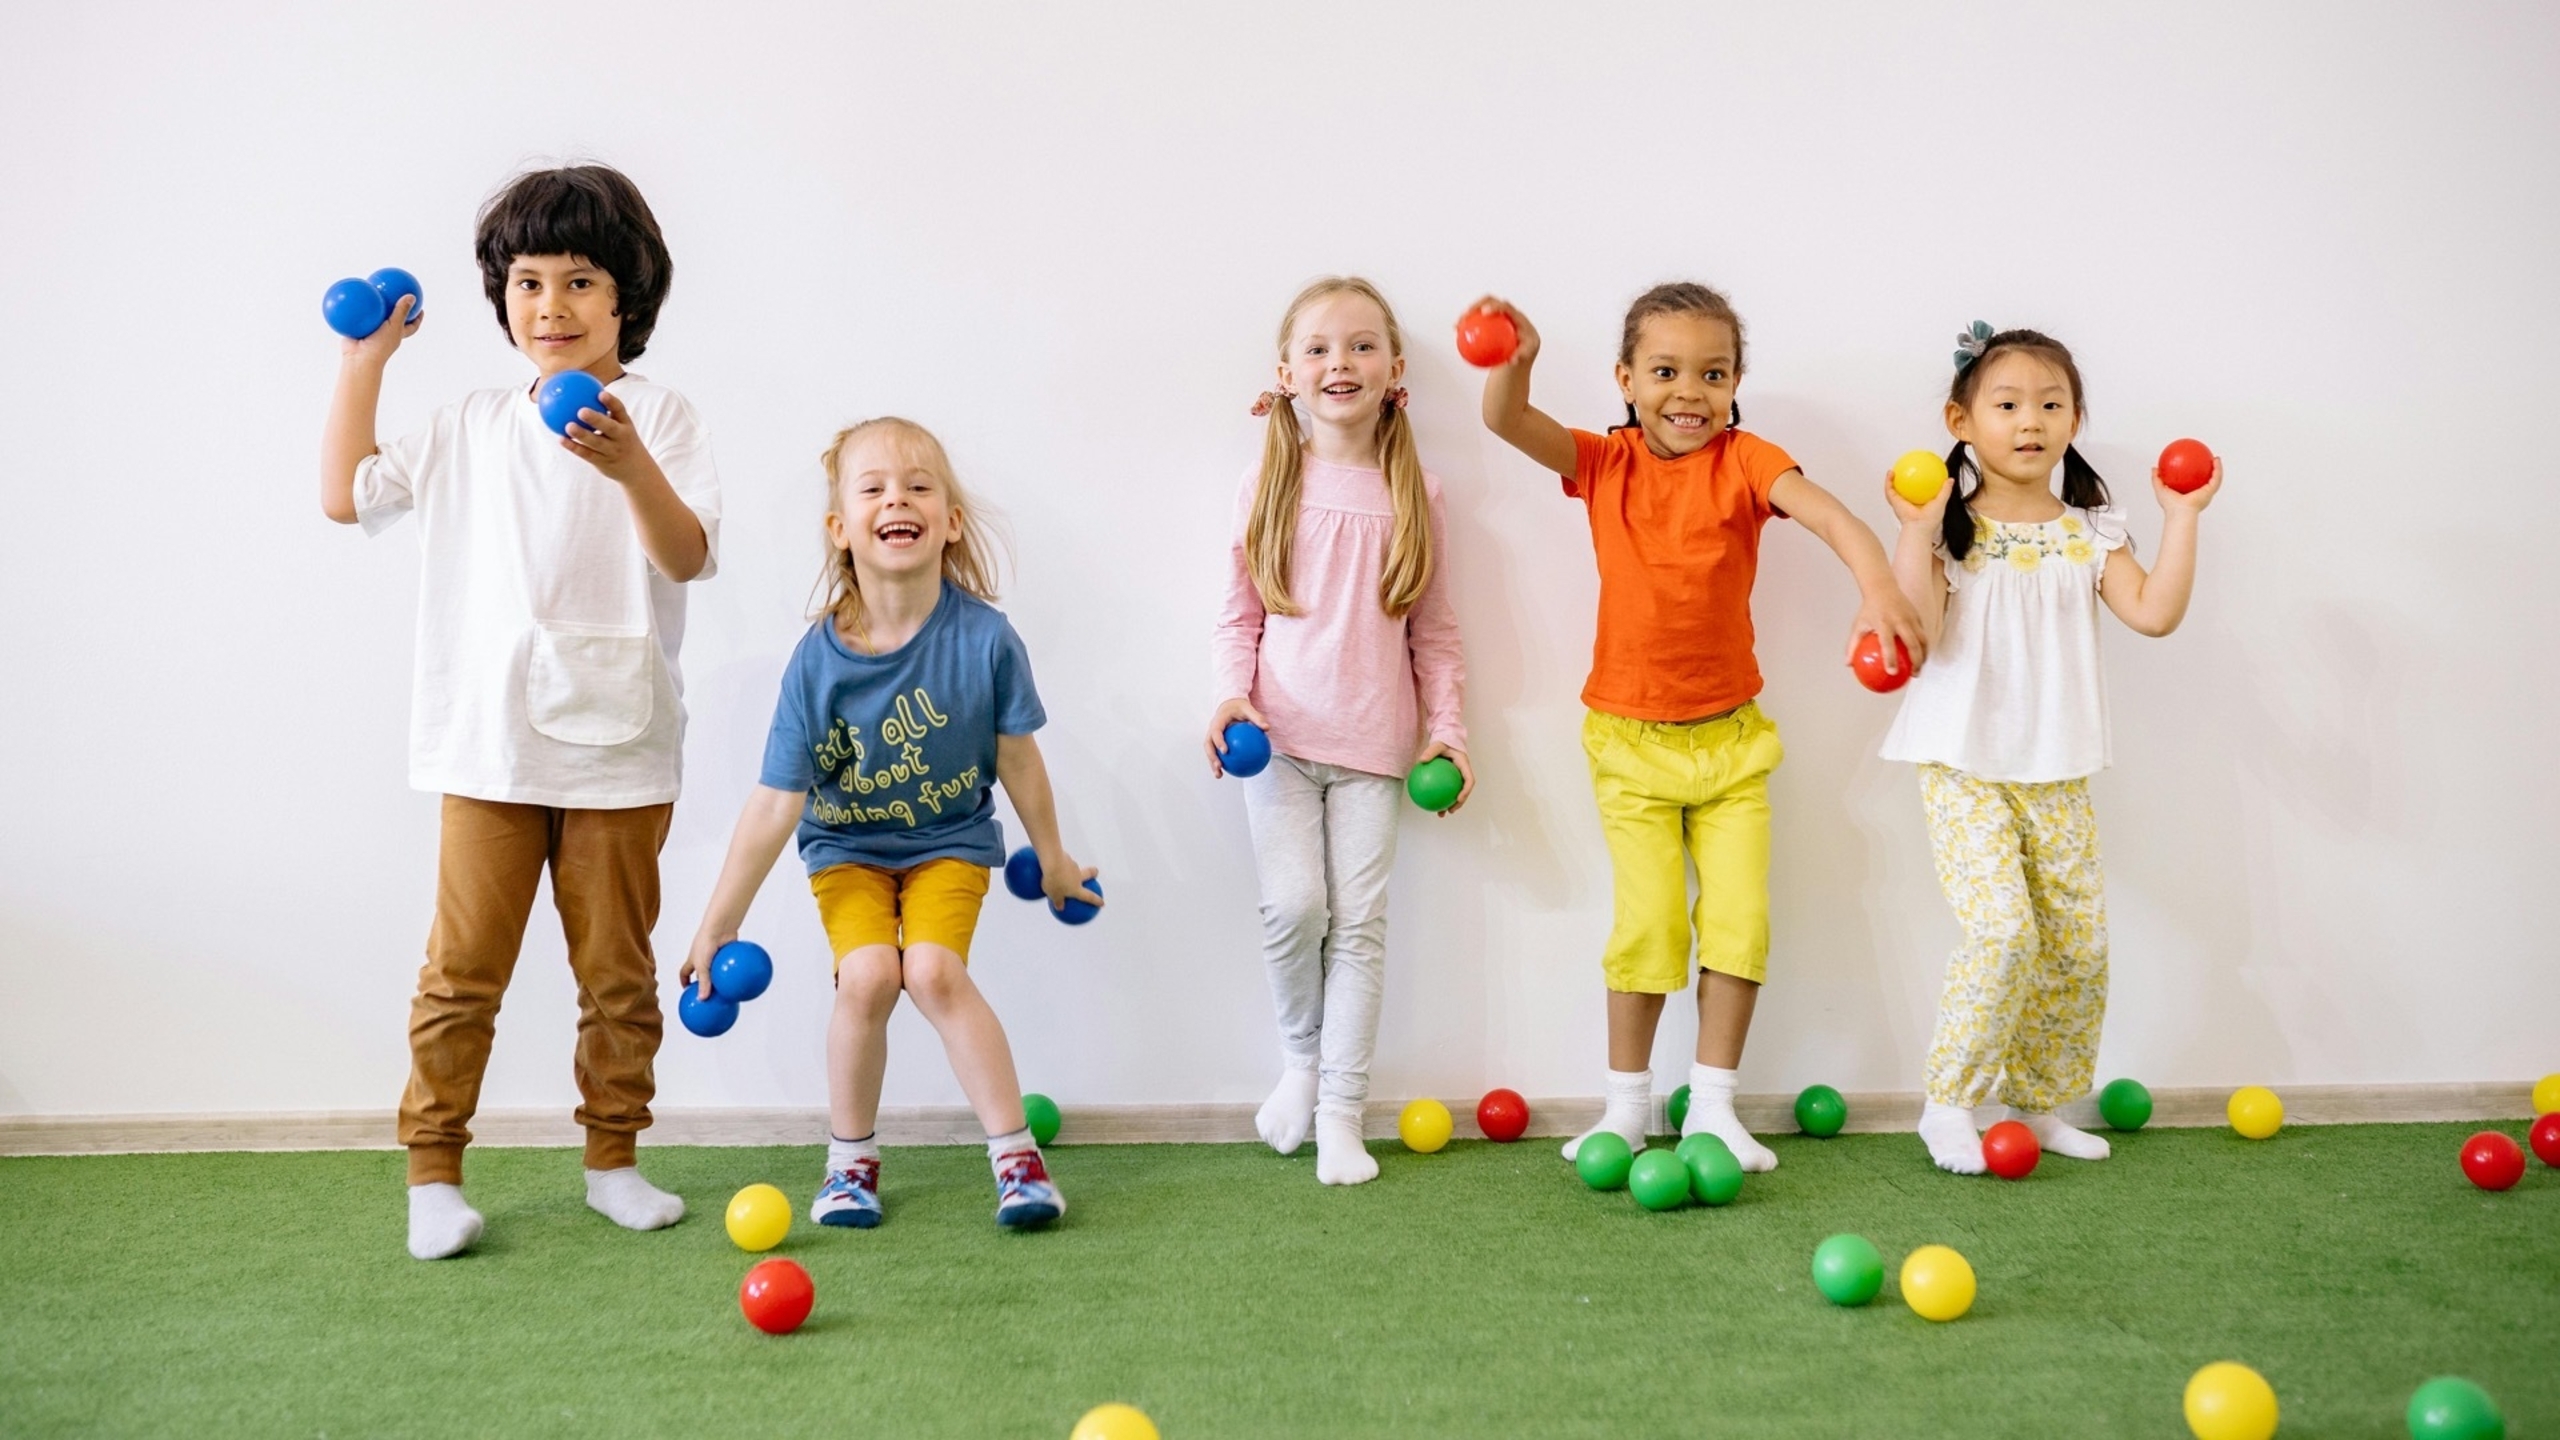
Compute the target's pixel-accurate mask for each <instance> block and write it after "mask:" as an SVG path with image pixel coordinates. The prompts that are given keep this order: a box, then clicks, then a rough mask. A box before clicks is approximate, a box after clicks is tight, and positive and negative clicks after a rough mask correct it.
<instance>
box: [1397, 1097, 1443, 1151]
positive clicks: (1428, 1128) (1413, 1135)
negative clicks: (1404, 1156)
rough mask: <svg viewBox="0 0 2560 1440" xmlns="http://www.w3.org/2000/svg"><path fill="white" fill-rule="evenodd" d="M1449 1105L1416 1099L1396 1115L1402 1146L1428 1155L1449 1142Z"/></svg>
mask: <svg viewBox="0 0 2560 1440" xmlns="http://www.w3.org/2000/svg"><path fill="white" fill-rule="evenodd" d="M1449 1126H1450V1120H1449V1107H1448V1106H1446V1105H1443V1104H1441V1103H1440V1102H1439V1101H1437V1100H1416V1101H1414V1102H1412V1103H1411V1104H1409V1105H1407V1106H1405V1107H1404V1113H1403V1114H1401V1115H1398V1116H1397V1117H1396V1133H1397V1134H1398V1135H1401V1136H1403V1137H1404V1148H1406V1149H1407V1150H1411V1151H1413V1152H1415V1153H1416V1154H1421V1155H1428V1154H1430V1153H1432V1152H1433V1151H1435V1150H1437V1149H1439V1148H1440V1147H1441V1146H1443V1145H1446V1144H1448V1143H1449Z"/></svg>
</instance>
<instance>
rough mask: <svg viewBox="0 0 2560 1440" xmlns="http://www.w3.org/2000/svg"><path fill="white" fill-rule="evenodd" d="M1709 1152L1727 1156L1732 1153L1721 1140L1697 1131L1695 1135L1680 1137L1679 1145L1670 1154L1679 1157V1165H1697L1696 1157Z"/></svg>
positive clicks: (1730, 1148)
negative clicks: (1719, 1152) (1722, 1153)
mask: <svg viewBox="0 0 2560 1440" xmlns="http://www.w3.org/2000/svg"><path fill="white" fill-rule="evenodd" d="M1710 1150H1722V1151H1723V1152H1724V1153H1726V1154H1727V1155H1730V1154H1732V1153H1733V1149H1732V1147H1731V1146H1728V1145H1726V1144H1725V1143H1724V1141H1723V1140H1721V1139H1719V1138H1717V1137H1716V1136H1713V1135H1710V1134H1708V1133H1707V1132H1706V1131H1704V1130H1701V1131H1699V1132H1698V1133H1697V1134H1695V1135H1683V1136H1681V1137H1680V1143H1679V1144H1678V1145H1677V1146H1675V1147H1673V1149H1672V1151H1671V1153H1672V1154H1674V1155H1677V1156H1679V1157H1680V1163H1681V1164H1683V1165H1695V1164H1697V1163H1698V1157H1699V1156H1701V1155H1703V1154H1705V1153H1707V1152H1708V1151H1710Z"/></svg>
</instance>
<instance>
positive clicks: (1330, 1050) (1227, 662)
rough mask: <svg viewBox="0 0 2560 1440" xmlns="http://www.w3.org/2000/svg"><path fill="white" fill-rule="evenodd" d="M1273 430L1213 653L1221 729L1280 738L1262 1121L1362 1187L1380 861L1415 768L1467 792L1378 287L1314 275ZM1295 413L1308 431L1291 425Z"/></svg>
mask: <svg viewBox="0 0 2560 1440" xmlns="http://www.w3.org/2000/svg"><path fill="white" fill-rule="evenodd" d="M1279 372H1280V383H1279V385H1278V387H1277V388H1275V389H1273V390H1271V391H1269V392H1267V393H1265V394H1264V395H1263V397H1262V400H1261V402H1260V403H1258V404H1256V405H1255V406H1254V413H1255V414H1257V415H1261V414H1268V415H1269V416H1270V417H1271V428H1270V430H1269V432H1268V436H1267V438H1266V440H1265V442H1264V445H1263V452H1262V464H1261V465H1260V466H1259V467H1257V468H1256V469H1255V471H1254V472H1253V473H1252V474H1251V475H1249V476H1247V477H1246V480H1245V484H1244V488H1243V492H1242V493H1241V494H1240V495H1239V496H1238V497H1237V503H1236V526H1235V541H1234V547H1233V563H1232V569H1231V572H1230V575H1229V578H1228V584H1227V598H1226V604H1225V605H1224V607H1223V608H1222V609H1221V611H1220V613H1219V616H1218V630H1217V637H1216V640H1215V643H1214V646H1213V648H1214V652H1215V655H1214V659H1215V664H1216V669H1217V684H1218V694H1219V695H1220V696H1221V697H1222V698H1221V700H1220V703H1219V705H1218V708H1217V711H1216V713H1215V714H1214V715H1212V716H1211V717H1210V720H1209V738H1208V742H1207V746H1208V752H1209V765H1210V769H1211V770H1212V772H1214V773H1223V769H1222V767H1221V765H1220V763H1219V762H1220V761H1221V759H1222V758H1223V757H1224V755H1225V753H1226V742H1225V740H1224V738H1223V736H1224V733H1225V730H1226V727H1227V726H1228V724H1229V723H1230V722H1232V721H1235V720H1238V719H1244V720H1250V721H1252V722H1253V723H1254V724H1256V725H1259V726H1261V727H1262V728H1263V729H1264V730H1265V731H1267V732H1268V733H1269V736H1270V741H1271V750H1272V757H1271V763H1270V766H1269V767H1268V768H1267V769H1265V770H1263V771H1261V772H1260V773H1259V774H1256V775H1254V776H1253V777H1251V778H1249V779H1247V780H1245V782H1244V791H1245V816H1246V819H1247V821H1248V822H1249V823H1250V825H1251V826H1252V830H1253V849H1254V862H1255V868H1256V869H1257V871H1258V872H1259V874H1260V877H1261V882H1262V953H1263V961H1264V963H1265V965H1266V966H1267V967H1268V968H1269V971H1270V975H1271V998H1272V1001H1273V1004H1274V1006H1275V1008H1276V1009H1277V1010H1278V1012H1279V1021H1280V1061H1281V1074H1280V1083H1279V1085H1278V1086H1277V1087H1275V1088H1274V1089H1273V1090H1272V1092H1271V1098H1270V1099H1268V1100H1266V1101H1264V1102H1263V1105H1262V1110H1261V1113H1260V1114H1259V1115H1257V1116H1256V1117H1255V1122H1254V1123H1255V1127H1256V1128H1257V1129H1259V1130H1260V1131H1261V1133H1262V1138H1263V1139H1264V1140H1266V1141H1268V1142H1270V1145H1271V1148H1272V1149H1274V1150H1277V1151H1279V1152H1280V1153H1281V1154H1283V1155H1287V1154H1291V1153H1293V1152H1295V1151H1296V1150H1297V1148H1298V1147H1299V1146H1300V1145H1301V1144H1303V1143H1305V1141H1306V1138H1307V1132H1308V1129H1309V1127H1310V1125H1312V1127H1313V1128H1314V1131H1315V1137H1316V1178H1317V1179H1319V1180H1321V1181H1323V1182H1324V1183H1325V1184H1327V1185H1357V1184H1360V1183H1361V1182H1362V1181H1365V1180H1371V1179H1374V1178H1376V1176H1377V1174H1378V1162H1377V1161H1376V1160H1374V1159H1371V1158H1370V1156H1369V1152H1368V1150H1367V1149H1366V1148H1365V1147H1364V1146H1363V1145H1362V1144H1361V1139H1360V1112H1361V1107H1362V1105H1363V1104H1364V1103H1365V1102H1366V1101H1367V1100H1368V1098H1369V1060H1370V1056H1371V1055H1372V1053H1373V1052H1374V1051H1375V1049H1376V1047H1377V1038H1378V997H1379V992H1380V990H1381V989H1382V988H1383V984H1384V980H1385V972H1386V940H1387V872H1388V870H1389V869H1390V868H1391V867H1392V866H1393V865H1394V863H1395V853H1396V819H1397V816H1398V813H1399V808H1398V792H1399V790H1400V789H1401V788H1402V778H1403V776H1404V773H1405V772H1406V770H1408V769H1409V768H1411V767H1412V766H1414V765H1416V764H1418V763H1420V762H1421V761H1424V760H1428V759H1430V758H1432V757H1434V756H1442V755H1445V756H1447V757H1448V758H1449V760H1450V762H1451V763H1452V764H1454V765H1456V766H1457V767H1458V773H1459V775H1460V777H1461V778H1462V780H1463V788H1461V789H1460V791H1459V792H1458V798H1457V799H1455V800H1453V801H1451V802H1450V804H1449V807H1448V809H1446V810H1443V811H1442V812H1440V813H1442V814H1443V815H1448V814H1454V813H1456V811H1457V809H1458V807H1459V806H1461V805H1464V804H1466V803H1467V796H1468V795H1469V794H1470V793H1472V792H1473V790H1474V789H1475V774H1474V771H1473V770H1472V769H1471V768H1470V767H1469V765H1468V764H1467V753H1466V752H1467V731H1466V727H1465V725H1464V724H1463V723H1462V722H1461V721H1460V719H1459V713H1458V712H1459V702H1460V700H1461V698H1462V695H1463V692H1464V690H1465V688H1466V665H1465V661H1464V660H1463V659H1462V657H1461V656H1460V653H1459V648H1458V617H1457V612H1456V611H1455V610H1453V609H1452V608H1451V607H1450V604H1449V586H1448V578H1447V565H1446V564H1445V561H1444V557H1445V554H1446V543H1447V530H1446V527H1445V526H1444V525H1443V524H1442V521H1441V502H1440V482H1439V481H1438V480H1435V479H1433V478H1432V477H1431V476H1429V475H1427V474H1425V473H1423V469H1422V462H1421V461H1420V460H1419V459H1418V458H1416V456H1415V454H1414V446H1413V427H1412V425H1411V424H1410V423H1409V422H1407V420H1406V419H1405V415H1404V402H1405V392H1404V390H1403V388H1402V387H1401V386H1400V385H1399V384H1398V382H1399V381H1400V380H1402V379H1403V377H1404V341H1403V336H1402V334H1401V332H1400V331H1398V329H1397V328H1396V320H1395V313H1394V312H1393V311H1391V310H1390V309H1388V308H1387V302H1386V299H1385V298H1384V297H1383V296H1381V295H1380V294H1379V293H1378V291H1377V288H1376V287H1375V286H1372V285H1371V284H1370V283H1369V282H1368V281H1366V280H1360V279H1352V278H1332V279H1325V280H1319V281H1317V282H1315V283H1314V284H1312V285H1309V286H1308V287H1307V288H1306V289H1305V290H1303V291H1301V292H1299V295H1298V298H1297V299H1296V300H1294V301H1291V302H1290V305H1289V310H1288V314H1287V315H1285V316H1284V317H1283V318H1282V319H1281V322H1280V365H1279ZM1301 409H1303V410H1304V411H1305V416H1306V426H1305V429H1304V430H1303V431H1302V430H1301V429H1300V425H1299V411H1300V410H1301Z"/></svg>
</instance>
